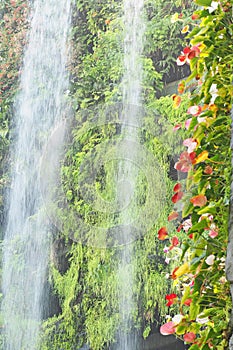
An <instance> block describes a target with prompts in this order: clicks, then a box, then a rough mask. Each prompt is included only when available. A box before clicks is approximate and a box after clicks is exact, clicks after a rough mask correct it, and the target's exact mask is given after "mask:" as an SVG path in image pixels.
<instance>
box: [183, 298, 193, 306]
mask: <svg viewBox="0 0 233 350" xmlns="http://www.w3.org/2000/svg"><path fill="white" fill-rule="evenodd" d="M191 303H192V299H191V298H189V299H186V300H185V302H184V305H186V306H190V305H191Z"/></svg>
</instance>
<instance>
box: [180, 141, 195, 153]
mask: <svg viewBox="0 0 233 350" xmlns="http://www.w3.org/2000/svg"><path fill="white" fill-rule="evenodd" d="M183 145H184V146H186V147H188V153H192V152H193V151H194V150H195V148H196V147H197V141H196V140H194V139H192V138H188V139H185V140H184V141H183Z"/></svg>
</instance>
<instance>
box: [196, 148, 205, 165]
mask: <svg viewBox="0 0 233 350" xmlns="http://www.w3.org/2000/svg"><path fill="white" fill-rule="evenodd" d="M208 156H209V153H208V151H206V150H205V151H203V152H201V153H200V154H198V156H197V157H196V158H195V159H194V160H193V164H199V163H201V162H204V161H205V160H206V159H208Z"/></svg>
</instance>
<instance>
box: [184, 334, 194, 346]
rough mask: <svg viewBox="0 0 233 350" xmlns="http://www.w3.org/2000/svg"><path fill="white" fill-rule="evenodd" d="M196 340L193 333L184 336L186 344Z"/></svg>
mask: <svg viewBox="0 0 233 350" xmlns="http://www.w3.org/2000/svg"><path fill="white" fill-rule="evenodd" d="M195 339H196V334H195V333H193V332H189V333H186V334H185V335H184V341H185V342H186V343H193V342H194V340H195Z"/></svg>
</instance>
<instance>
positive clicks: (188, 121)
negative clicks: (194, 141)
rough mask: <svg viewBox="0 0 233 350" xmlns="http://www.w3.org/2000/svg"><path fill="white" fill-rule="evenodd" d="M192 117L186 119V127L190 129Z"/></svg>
mask: <svg viewBox="0 0 233 350" xmlns="http://www.w3.org/2000/svg"><path fill="white" fill-rule="evenodd" d="M191 121H192V118H189V119H187V120H186V121H185V129H186V130H188V129H189V127H190V124H191Z"/></svg>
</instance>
